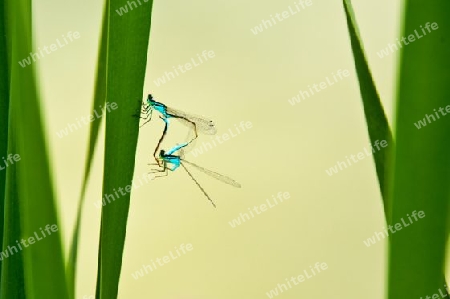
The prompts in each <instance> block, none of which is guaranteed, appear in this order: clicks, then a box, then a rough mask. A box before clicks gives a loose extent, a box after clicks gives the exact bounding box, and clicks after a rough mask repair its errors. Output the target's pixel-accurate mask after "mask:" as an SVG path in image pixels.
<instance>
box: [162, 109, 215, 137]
mask: <svg viewBox="0 0 450 299" xmlns="http://www.w3.org/2000/svg"><path fill="white" fill-rule="evenodd" d="M167 113H169V114H172V115H175V116H179V117H182V118H177V120H179V121H180V122H181V123H183V124H184V125H186V126H188V127H192V124H191V123H189V121H187V120H186V119H188V120H190V121H192V122H193V123H195V125H196V126H197V131H198V132H199V133H203V134H206V135H214V134H216V132H217V129H216V126H215V125H214V122H213V121H212V120H210V119H207V118H204V117H202V116H198V115H192V114H188V113H186V112H183V111H180V110H176V109H173V108H170V107H167ZM183 118H185V119H183Z"/></svg>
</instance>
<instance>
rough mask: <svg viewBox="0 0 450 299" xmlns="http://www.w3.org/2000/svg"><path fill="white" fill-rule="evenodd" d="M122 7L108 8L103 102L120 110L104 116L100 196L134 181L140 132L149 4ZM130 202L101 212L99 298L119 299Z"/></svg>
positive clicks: (123, 200)
mask: <svg viewBox="0 0 450 299" xmlns="http://www.w3.org/2000/svg"><path fill="white" fill-rule="evenodd" d="M141 3H142V2H141ZM124 5H127V2H126V1H123V0H120V1H119V0H111V1H110V4H109V28H108V48H107V49H108V51H107V57H108V59H107V62H108V64H107V102H110V103H116V104H117V105H118V109H117V110H115V111H113V112H109V113H106V140H105V163H104V165H105V168H104V178H103V195H104V196H105V195H107V194H109V195H113V194H114V193H115V192H119V191H118V190H119V189H118V188H122V189H124V188H126V186H128V185H130V184H131V182H132V178H133V172H134V159H135V153H136V146H137V137H138V132H139V118H136V117H133V116H132V115H134V114H136V112H138V111H140V103H141V102H142V94H143V86H144V77H145V68H146V65H147V50H148V41H149V35H150V21H151V10H152V5H153V2H152V1H149V2H143V3H142V4H141V6H139V7H137V8H134V9H133V10H132V11H129V12H128V13H127V14H123V15H122V16H120V15H118V14H117V13H116V12H115V10H116V9H119V8H120V7H121V6H124ZM129 200H130V194H129V193H126V195H124V196H120V197H119V198H118V199H115V200H114V201H111V203H108V204H106V205H105V206H104V207H103V209H102V220H101V221H102V222H101V231H100V246H99V267H98V276H97V291H96V293H97V296H96V297H97V298H100V299H112V298H117V294H118V285H119V278H120V271H121V266H122V254H123V249H124V243H125V235H126V225H127V218H128V210H129V205H130V202H129Z"/></svg>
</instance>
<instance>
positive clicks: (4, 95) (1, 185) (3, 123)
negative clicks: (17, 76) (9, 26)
mask: <svg viewBox="0 0 450 299" xmlns="http://www.w3.org/2000/svg"><path fill="white" fill-rule="evenodd" d="M6 22H7V19H6V11H5V1H4V0H0V157H6V155H7V150H8V121H9V73H8V70H9V66H8V47H7V43H6V28H5V23H6ZM5 184H6V171H5V170H4V169H3V170H1V169H0V248H2V247H3V246H2V244H3V222H4V204H5ZM1 263H2V261H0V277H1V268H2V267H1ZM0 286H1V285H0Z"/></svg>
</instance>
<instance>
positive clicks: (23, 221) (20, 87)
mask: <svg viewBox="0 0 450 299" xmlns="http://www.w3.org/2000/svg"><path fill="white" fill-rule="evenodd" d="M6 7H8V9H7V12H8V28H9V29H8V30H7V36H6V38H7V40H9V41H7V44H8V50H9V51H10V53H9V55H8V57H10V61H11V64H10V79H11V80H10V99H11V101H10V116H11V118H10V121H9V126H10V128H9V136H8V138H9V139H8V142H9V144H10V146H9V148H10V149H12V150H14V151H15V153H14V154H17V155H19V156H20V160H18V161H17V160H16V161H15V163H14V165H12V166H9V167H8V180H7V184H8V185H7V187H6V189H7V190H8V192H7V194H8V197H7V201H8V202H7V204H6V206H8V207H10V208H8V210H6V212H8V213H10V214H9V215H6V216H5V220H8V219H10V222H9V223H7V225H8V232H10V233H11V236H10V238H9V240H8V244H3V248H6V247H7V246H11V248H12V246H15V248H16V250H17V251H18V252H15V251H16V250H11V251H10V252H13V253H14V255H12V254H11V256H10V257H8V258H7V261H8V263H9V262H10V261H9V258H11V257H15V254H18V255H20V254H22V257H23V277H24V281H25V293H26V298H29V299H41V298H49V299H53V298H55V299H56V298H58V299H64V298H68V293H67V288H66V278H65V273H64V262H63V256H64V255H63V252H62V245H61V235H60V227H59V225H58V218H57V213H56V206H55V197H54V192H53V187H52V179H51V175H50V166H49V163H48V156H47V149H46V140H45V136H44V131H45V130H44V127H43V123H42V120H41V113H40V105H39V97H38V92H37V86H36V81H35V75H34V74H35V72H34V67H35V66H34V64H33V63H31V65H28V66H25V67H21V66H20V65H19V64H18V61H19V60H21V59H24V58H26V57H28V56H29V55H30V52H33V49H32V30H31V1H29V0H14V1H12V0H10V1H8V3H7V6H6ZM24 86H25V87H26V88H24ZM10 167H11V168H10ZM17 210H18V211H19V213H18V214H19V215H17ZM16 216H19V217H18V218H15V219H13V217H16ZM19 219H20V225H16V227H15V228H14V229H12V228H11V231H9V227H10V226H11V225H14V224H17V223H18V222H17V220H19ZM19 227H20V236H19V235H17V231H18V230H19ZM41 228H42V229H43V230H44V233H43V231H41ZM46 228H47V229H48V231H47V230H45V229H46ZM52 228H53V230H52ZM12 234H15V235H14V236H13V235H12ZM12 237H14V238H12ZM16 238H17V239H16ZM31 238H33V239H31ZM14 239H16V240H17V242H21V239H24V240H26V244H27V245H22V249H20V248H21V247H20V246H19V245H18V244H17V242H16V240H14ZM22 244H23V243H22ZM13 260H15V259H12V260H11V262H12V261H13ZM5 263H6V261H4V264H5ZM19 266H20V265H18V264H15V266H14V265H12V266H11V267H6V268H5V267H3V269H4V270H5V269H8V271H9V272H8V276H6V273H5V275H3V276H2V284H3V283H5V282H6V283H8V282H11V281H12V282H13V283H14V280H15V278H13V277H10V276H9V275H12V274H13V273H19V272H20V271H21V269H20V267H19ZM19 279H20V275H19ZM15 282H16V284H15V285H18V287H21V288H23V283H22V285H19V283H20V280H16V281H15ZM18 294H19V295H18ZM20 294H21V292H20V290H14V289H12V288H11V287H8V288H7V289H5V290H2V295H3V298H22V297H21V295H20Z"/></svg>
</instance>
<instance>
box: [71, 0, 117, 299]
mask: <svg viewBox="0 0 450 299" xmlns="http://www.w3.org/2000/svg"><path fill="white" fill-rule="evenodd" d="M107 7H108V6H107V5H106V4H105V10H104V12H103V22H102V31H101V37H100V48H99V54H98V62H97V79H96V84H95V92H94V101H93V105H92V113H91V115H93V114H94V110H95V111H97V110H98V109H99V107H100V106H104V103H105V99H106V59H107V55H106V54H107V52H106V50H107V38H108V10H107ZM100 124H101V118H95V119H94V121H93V122H91V127H90V134H89V144H88V151H87V156H86V165H85V171H84V179H83V185H82V187H81V193H80V199H79V202H78V210H77V218H76V223H75V229H74V232H73V236H72V244H71V247H70V252H69V261H68V265H67V281H68V287H69V290H70V294H71V296H74V294H75V291H74V289H75V278H76V266H77V256H78V238H79V232H80V225H81V213H82V210H83V203H84V198H85V194H86V187H87V183H88V180H89V175H90V172H91V165H92V160H93V157H94V151H95V147H96V145H97V140H98V133H99V130H100ZM72 298H73V297H72Z"/></svg>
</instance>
